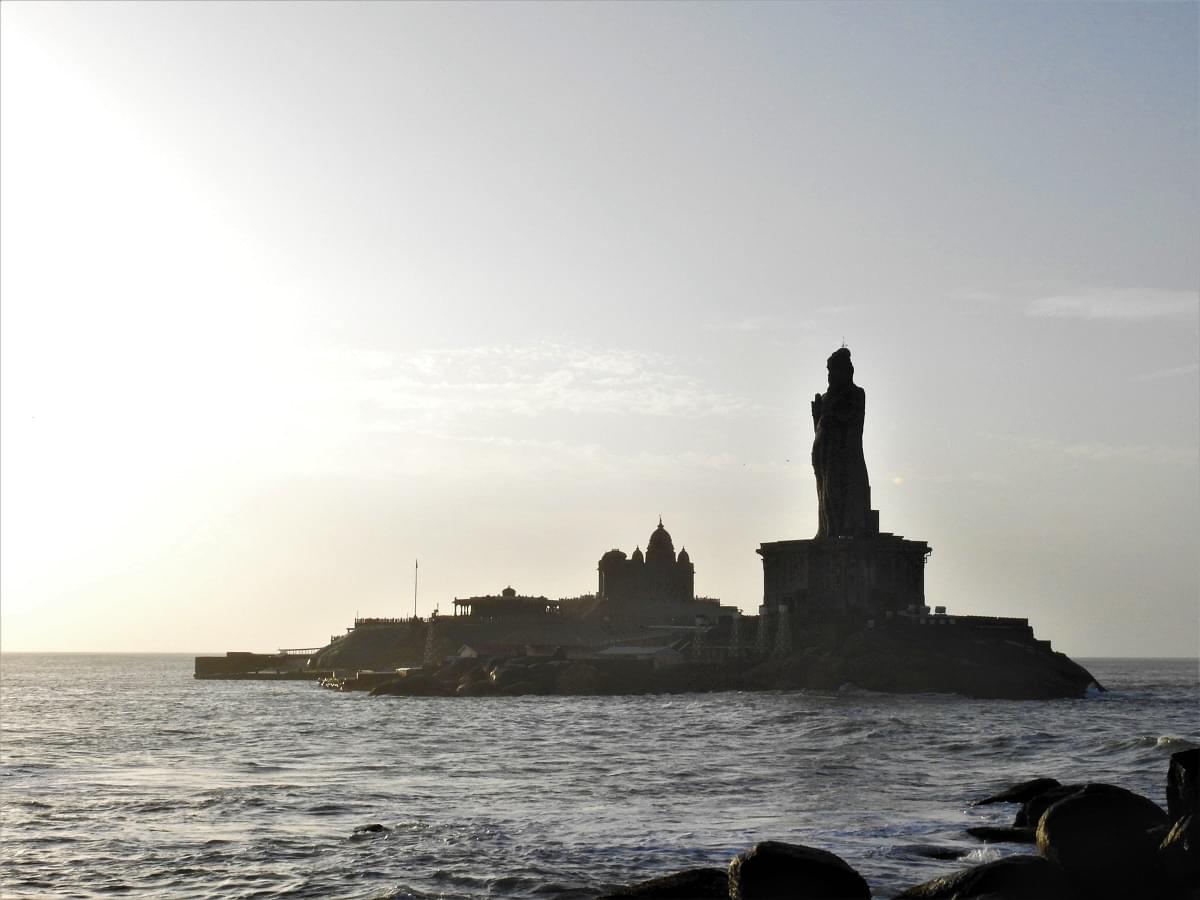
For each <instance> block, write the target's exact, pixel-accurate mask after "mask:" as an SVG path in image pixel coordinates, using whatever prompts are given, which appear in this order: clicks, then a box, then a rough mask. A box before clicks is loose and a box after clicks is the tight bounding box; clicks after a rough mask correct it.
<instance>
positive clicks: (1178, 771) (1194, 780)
mask: <svg viewBox="0 0 1200 900" xmlns="http://www.w3.org/2000/svg"><path fill="white" fill-rule="evenodd" d="M1197 807H1200V748H1197V747H1193V748H1192V749H1191V750H1180V751H1179V752H1178V753H1172V754H1171V765H1170V766H1169V767H1168V769H1167V814H1168V815H1169V816H1170V817H1171V821H1172V822H1175V821H1178V820H1179V819H1182V818H1183V817H1184V816H1187V815H1195V814H1196V813H1197V812H1200V809H1197Z"/></svg>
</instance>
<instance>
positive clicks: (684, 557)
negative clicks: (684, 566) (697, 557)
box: [679, 547, 692, 563]
mask: <svg viewBox="0 0 1200 900" xmlns="http://www.w3.org/2000/svg"><path fill="white" fill-rule="evenodd" d="M691 561H692V558H691V557H690V556H688V552H687V547H684V548H683V549H682V550H680V551H679V562H681V563H690V562H691Z"/></svg>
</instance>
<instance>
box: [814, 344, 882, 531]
mask: <svg viewBox="0 0 1200 900" xmlns="http://www.w3.org/2000/svg"><path fill="white" fill-rule="evenodd" d="M827 367H828V369H829V389H828V390H827V391H825V393H824V394H817V395H816V397H814V398H813V402H812V416H813V429H814V431H815V432H816V435H815V437H814V438H813V447H812V463H813V472H814V473H815V474H816V477H817V514H818V521H819V524H818V527H817V537H818V538H840V537H854V536H856V535H860V534H867V533H869V527H868V522H869V521H870V516H871V485H870V482H869V481H868V480H867V462H866V460H865V459H864V458H863V445H862V436H863V416H864V413H865V411H866V402H867V395H866V392H865V391H864V390H863V389H862V388H860V387H859V386H858V385H856V384H855V383H854V365H853V364H852V363H851V362H850V351H849V350H848V349H847V348H846V347H842V348H840V349H838V350H835V351H834V352H833V355H832V356H830V357H829V360H828V362H827Z"/></svg>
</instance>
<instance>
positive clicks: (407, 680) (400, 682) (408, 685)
mask: <svg viewBox="0 0 1200 900" xmlns="http://www.w3.org/2000/svg"><path fill="white" fill-rule="evenodd" d="M442 693H444V691H443V688H442V686H441V684H440V683H438V682H436V681H434V680H433V679H432V678H430V677H429V676H428V675H424V674H420V675H418V674H409V675H406V676H404V677H402V678H393V679H392V680H391V681H385V682H384V683H383V684H381V685H379V686H377V687H375V688H373V689H372V690H371V694H370V696H372V697H433V696H438V695H440V694H442Z"/></svg>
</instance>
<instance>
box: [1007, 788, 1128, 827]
mask: <svg viewBox="0 0 1200 900" xmlns="http://www.w3.org/2000/svg"><path fill="white" fill-rule="evenodd" d="M1085 787H1087V785H1084V784H1060V785H1059V786H1058V787H1052V788H1049V789H1048V790H1045V791H1042V792H1041V793H1040V794H1035V795H1034V796H1032V797H1030V798H1029V799H1028V800H1026V801H1025V802H1024V803H1022V804H1021V808H1020V809H1019V810H1017V815H1016V818H1014V819H1013V827H1014V828H1037V823H1038V820H1039V819H1040V818H1041V817H1042V813H1044V812H1045V811H1046V810H1048V809H1049V808H1050V807H1051V806H1053V805H1054V804H1055V803H1057V802H1058V801H1059V800H1065V799H1066V798H1067V797H1070V796H1071V795H1072V794H1077V793H1079V792H1080V791H1081V790H1083V789H1084V788H1085ZM1095 787H1113V785H1104V784H1097V785H1095Z"/></svg>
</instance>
